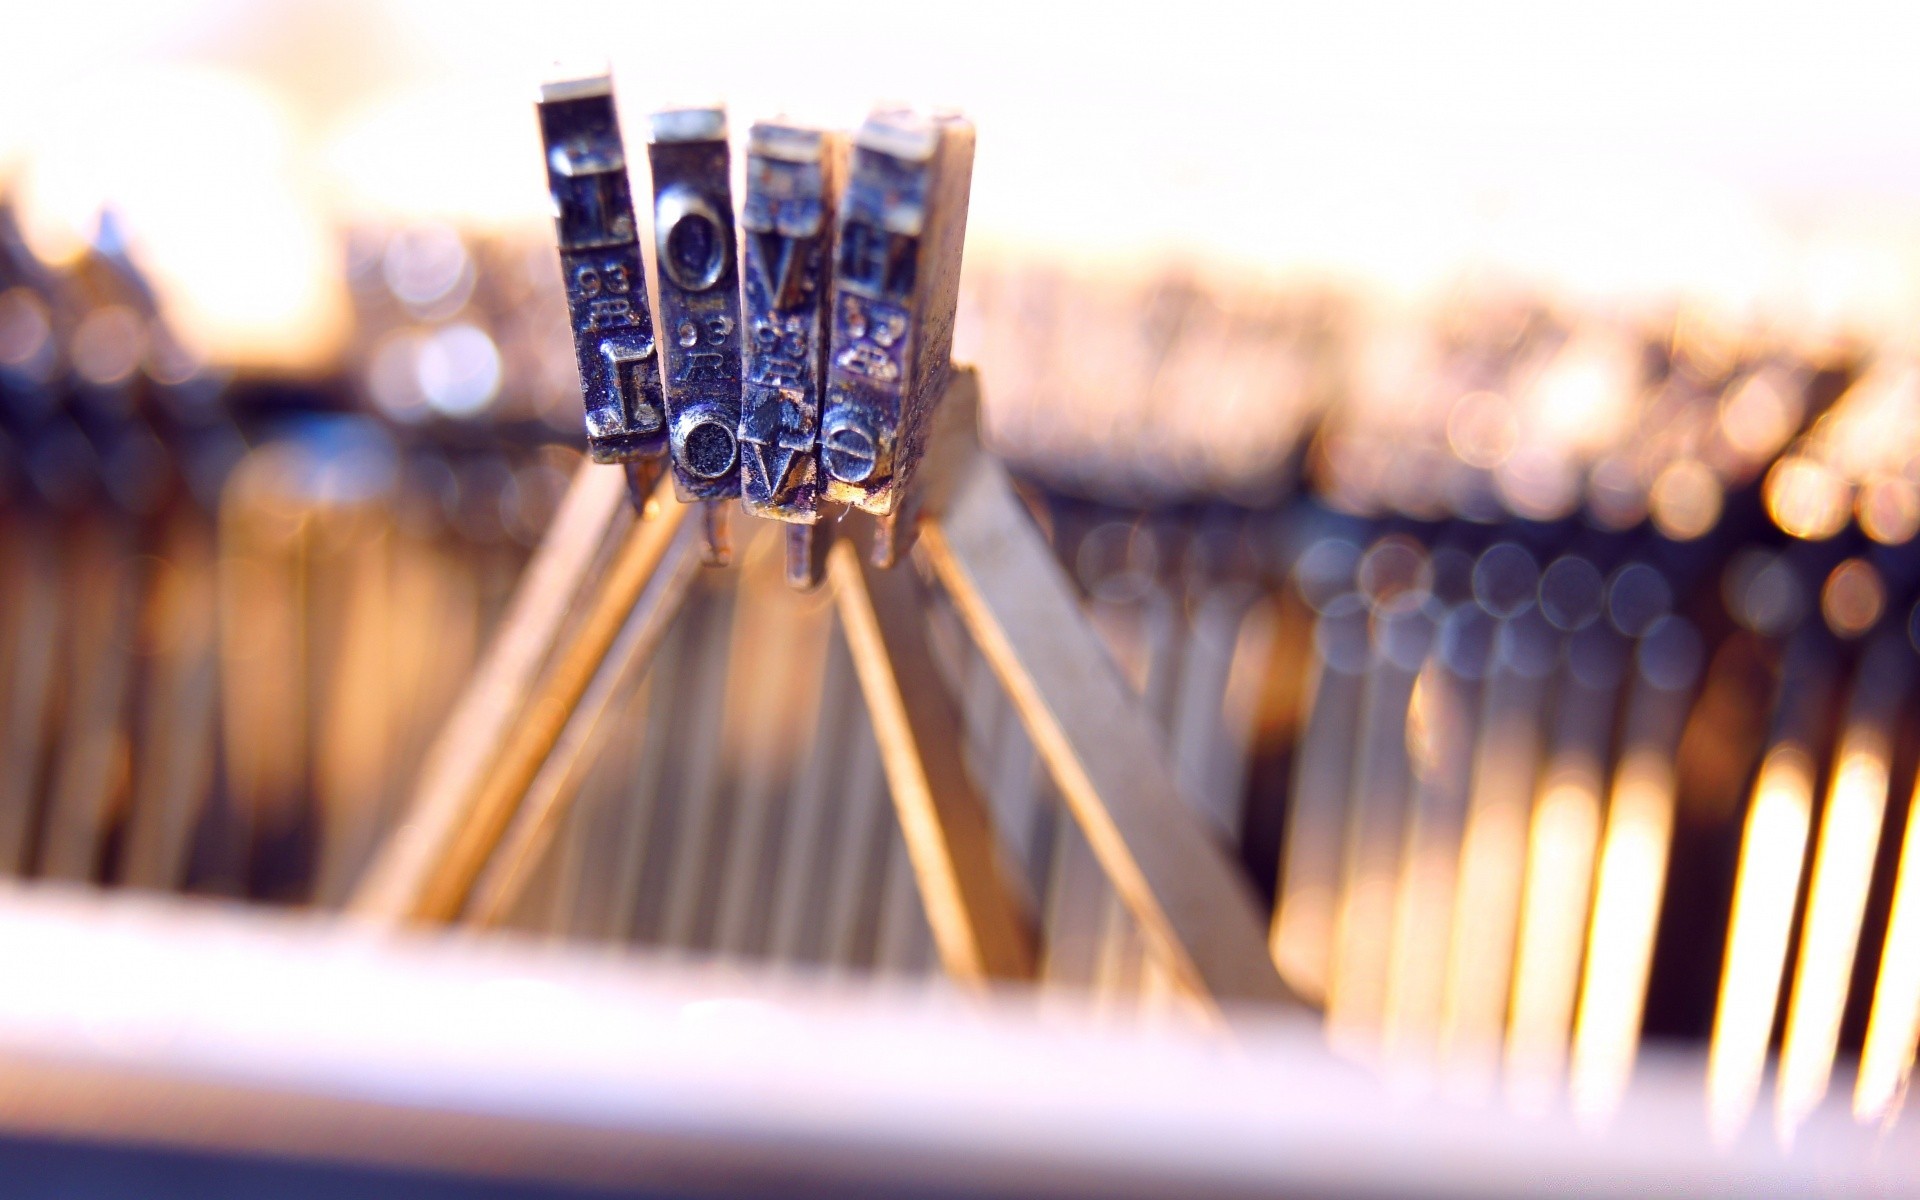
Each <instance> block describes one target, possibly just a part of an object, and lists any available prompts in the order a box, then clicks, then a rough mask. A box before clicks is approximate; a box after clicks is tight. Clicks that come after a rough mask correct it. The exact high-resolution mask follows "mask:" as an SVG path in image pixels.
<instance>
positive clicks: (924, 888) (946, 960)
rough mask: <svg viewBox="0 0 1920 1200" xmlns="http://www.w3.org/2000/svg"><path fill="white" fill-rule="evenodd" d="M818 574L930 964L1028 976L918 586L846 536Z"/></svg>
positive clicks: (983, 974)
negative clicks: (914, 887) (862, 705)
mask: <svg viewBox="0 0 1920 1200" xmlns="http://www.w3.org/2000/svg"><path fill="white" fill-rule="evenodd" d="M827 573H828V577H829V578H830V579H831V580H832V583H833V595H834V600H835V602H836V603H837V605H838V607H839V611H840V621H841V625H842V627H843V628H844V629H845V630H846V636H847V648H848V650H850V651H851V652H852V657H853V666H854V671H855V673H856V674H857V675H858V676H859V678H860V690H861V692H862V693H863V694H864V695H865V697H866V701H867V711H868V712H869V713H870V714H871V716H872V718H873V732H874V736H875V737H876V738H877V739H878V741H879V743H880V761H881V764H882V765H883V767H884V768H885V770H886V774H887V788H888V791H889V792H891V793H892V796H893V806H894V811H895V812H896V813H897V814H898V816H899V819H900V829H901V832H902V834H904V835H905V839H906V843H907V857H908V859H909V860H910V861H911V862H912V864H913V873H914V878H915V879H916V880H917V881H918V883H919V886H920V899H921V904H922V906H923V907H924V908H925V910H926V914H927V923H928V924H929V925H930V926H931V927H932V929H933V939H934V944H935V945H936V946H937V947H938V949H939V951H940V961H941V963H942V964H943V965H944V966H945V967H946V970H947V973H948V974H949V975H951V976H953V977H954V978H956V979H963V980H968V981H971V982H981V981H984V980H986V979H989V978H997V979H1030V978H1032V976H1033V965H1034V954H1033V938H1032V935H1031V933H1030V932H1029V930H1028V927H1027V922H1026V918H1025V915H1024V914H1023V913H1022V911H1021V906H1020V904H1019V901H1018V900H1017V898H1016V896H1015V894H1014V892H1013V891H1012V890H1011V889H1010V888H1009V886H1008V883H1007V880H1006V877H1005V875H1004V874H1003V872H1002V870H1001V865H1000V862H999V860H998V857H997V855H996V839H995V836H994V830H993V818H992V815H991V814H990V813H989V812H988V810H987V806H986V803H985V801H984V800H982V798H981V796H980V794H979V792H978V791H976V790H975V788H974V786H973V781H972V780H971V779H970V778H969V777H968V775H967V770H966V764H965V763H964V762H963V761H962V759H961V753H960V747H961V745H962V744H963V742H964V738H963V735H962V732H961V728H960V715H959V713H958V712H956V711H955V709H954V704H953V700H952V698H951V697H950V696H949V695H948V694H947V692H946V690H945V688H944V687H942V685H941V682H940V677H939V674H938V672H937V670H936V669H935V666H934V661H933V653H932V650H931V648H930V647H929V646H928V645H927V630H926V607H925V604H924V603H923V597H922V595H921V590H920V587H919V581H918V580H917V579H916V578H915V577H914V573H913V571H912V569H911V568H908V567H901V568H899V569H896V570H892V571H877V570H875V569H874V568H873V567H871V566H869V565H867V563H865V562H864V561H862V559H861V556H860V554H859V553H858V551H857V550H856V549H855V548H854V545H853V543H852V542H849V541H845V540H842V541H837V542H836V543H835V544H834V546H833V549H832V550H831V551H830V552H829V554H828V558H827Z"/></svg>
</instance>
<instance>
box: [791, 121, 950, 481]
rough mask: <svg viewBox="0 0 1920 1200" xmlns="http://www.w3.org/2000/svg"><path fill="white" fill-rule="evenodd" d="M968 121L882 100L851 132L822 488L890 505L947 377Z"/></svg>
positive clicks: (839, 243)
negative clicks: (888, 106)
mask: <svg viewBox="0 0 1920 1200" xmlns="http://www.w3.org/2000/svg"><path fill="white" fill-rule="evenodd" d="M972 171H973V127H972V126H971V125H969V124H968V123H967V122H966V121H964V120H961V119H959V118H955V117H931V118H929V117H923V116H920V115H918V114H914V113H909V112H878V113H875V114H874V115H873V116H871V117H869V118H868V119H867V122H866V123H865V124H864V125H863V126H861V128H860V132H859V133H858V134H857V135H856V136H855V138H854V147H853V154H852V164H851V168H850V172H849V177H848V182H847V189H846V195H845V198H844V200H843V201H842V204H841V207H840V213H839V223H838V238H837V242H836V245H835V247H834V255H833V264H834V265H833V285H832V297H831V303H832V314H831V322H832V325H831V338H832V341H831V349H830V354H829V361H828V368H827V389H826V404H825V412H824V414H823V419H822V422H821V428H820V462H821V466H822V468H823V471H824V474H825V480H826V482H825V494H826V496H827V498H829V499H832V500H838V501H843V502H846V503H851V504H855V505H858V506H859V507H861V508H864V509H866V510H868V511H869V512H873V513H876V514H879V515H887V514H890V513H892V512H893V511H894V510H895V508H896V506H897V504H898V503H899V495H900V492H901V490H902V489H903V488H904V486H905V484H906V481H907V479H908V478H909V477H910V476H911V474H912V471H913V467H914V465H915V463H916V461H917V460H918V457H919V455H920V451H921V449H922V447H921V441H922V439H923V438H924V436H925V430H926V428H927V425H928V417H929V416H930V414H931V410H932V407H933V405H934V404H935V403H936V402H937V401H938V399H939V396H940V393H941V391H942V389H943V388H944V386H945V384H946V377H947V368H948V361H947V360H948V354H949V351H950V349H951V345H952V340H953V313H954V303H955V299H956V297H957V295H958V289H959V278H960V254H961V247H962V243H963V241H964V238H965V232H966V219H967V193H968V188H969V186H970V184H971V181H972Z"/></svg>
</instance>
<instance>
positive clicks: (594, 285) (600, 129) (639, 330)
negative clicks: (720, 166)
mask: <svg viewBox="0 0 1920 1200" xmlns="http://www.w3.org/2000/svg"><path fill="white" fill-rule="evenodd" d="M539 111H540V133H541V138H542V140H543V141H544V143H545V146H546V152H547V187H548V190H549V192H550V193H551V194H552V197H553V214H554V228H555V232H556V234H557V235H558V239H559V245H560V269H561V273H562V277H563V279H564V281H565V285H566V292H567V312H568V316H569V318H570V323H571V324H572V327H573V342H574V353H575V358H576V360H577V363H578V366H579V369H580V388H581V395H582V399H583V401H584V403H585V406H586V423H587V443H588V447H589V449H590V450H591V452H592V454H593V457H594V458H595V459H596V460H598V461H600V462H619V461H623V460H630V459H637V458H652V457H657V456H659V455H661V454H664V453H665V451H666V443H667V429H666V408H665V404H664V401H663V397H662V393H661V381H660V367H659V359H658V357H657V355H656V354H655V343H654V332H653V317H652V314H651V313H650V312H649V311H648V305H647V283H646V273H645V269H644V267H643V266H642V265H641V258H640V243H639V240H638V234H637V232H636V231H637V223H636V221H635V219H634V212H633V196H632V189H631V187H630V185H629V184H628V181H627V159H626V149H625V146H624V145H623V143H622V142H621V138H620V120H619V117H618V115H617V113H616V112H615V110H614V103H613V85H612V81H611V80H609V79H607V78H606V77H604V76H599V77H595V78H591V79H579V80H571V81H568V82H564V83H555V84H549V85H548V86H547V87H545V88H544V89H542V91H541V98H540V106H539Z"/></svg>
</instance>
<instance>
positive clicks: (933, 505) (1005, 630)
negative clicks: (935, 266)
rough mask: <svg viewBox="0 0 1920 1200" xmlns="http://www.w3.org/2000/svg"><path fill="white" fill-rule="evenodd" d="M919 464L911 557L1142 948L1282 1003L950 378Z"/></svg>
mask: <svg viewBox="0 0 1920 1200" xmlns="http://www.w3.org/2000/svg"><path fill="white" fill-rule="evenodd" d="M952 391H953V393H954V394H950V395H949V396H948V397H947V399H946V401H945V407H946V408H947V409H948V410H949V411H948V413H946V414H943V416H944V417H945V420H944V421H943V424H944V425H945V426H946V428H945V429H944V430H943V431H941V432H940V433H938V434H936V435H935V437H936V438H937V439H939V440H934V442H933V444H934V445H935V446H936V447H938V448H939V449H938V453H939V454H941V455H942V456H943V457H944V458H945V461H944V462H939V463H935V462H931V461H930V462H929V464H928V466H929V468H931V469H930V470H929V472H928V475H929V478H928V485H929V491H930V495H929V504H928V512H929V515H928V516H927V518H926V519H925V520H924V521H923V522H922V524H921V527H920V545H919V552H920V553H922V554H923V555H924V556H925V557H926V559H927V561H928V562H929V563H930V564H931V565H932V567H933V569H934V572H935V573H936V575H937V576H938V578H939V580H940V583H941V586H942V587H943V588H945V589H946V591H947V593H948V594H949V595H950V596H951V597H952V598H953V601H954V604H955V606H956V607H957V608H958V609H959V611H960V616H961V618H962V620H963V621H965V623H966V625H967V628H968V630H969V632H970V633H971V634H972V636H973V639H974V641H975V642H976V643H977V644H978V645H979V647H980V650H981V652H982V653H983V654H984V655H985V656H986V658H987V661H988V662H989V663H990V664H991V666H992V667H993V670H994V673H995V674H996V675H997V676H998V677H999V679H1000V683H1001V686H1002V687H1004V688H1005V689H1006V691H1007V695H1008V697H1009V698H1010V699H1011V700H1012V702H1013V705H1014V707H1015V709H1016V710H1017V711H1018V712H1019V714H1020V717H1021V721H1022V723H1023V724H1025V726H1026V728H1027V732H1028V733H1029V735H1030V736H1031V737H1032V739H1033V743H1034V746H1035V747H1036V748H1037V749H1038V750H1039V752H1040V755H1041V757H1042V758H1043V759H1044V760H1045V761H1046V764H1047V767H1048V769H1049V771H1050V772H1051V773H1052V775H1053V777H1054V780H1055V782H1056V783H1057V784H1058V785H1059V787H1060V791H1061V793H1062V794H1063V796H1064V797H1065V799H1066V802H1067V806H1068V808H1069V809H1070V810H1071V811H1072V813H1073V816H1074V819H1075V820H1076V821H1078V822H1079V824H1080V827H1081V829H1082V830H1083V831H1084V832H1085V833H1086V836H1087V841H1088V842H1089V843H1090V844H1091V845H1092V847H1093V851H1094V854H1095V855H1096V856H1097V857H1098V859H1099V861H1100V865H1101V867H1102V869H1103V870H1104V871H1105V872H1106V875H1107V877H1108V879H1109V880H1111V881H1112V883H1113V886H1114V888H1115V890H1116V891H1117V892H1118V893H1119V894H1120V898H1121V900H1122V901H1123V902H1124V903H1125V904H1126V906H1127V908H1128V910H1129V911H1130V912H1131V913H1132V914H1133V917H1134V919H1135V921H1137V922H1138V923H1139V926H1140V929H1141V931H1142V932H1143V933H1144V934H1145V935H1146V938H1147V941H1148V944H1149V945H1150V946H1151V947H1152V948H1153V950H1154V952H1155V954H1156V955H1157V956H1158V957H1159V959H1160V960H1161V962H1162V963H1164V964H1165V966H1166V967H1167V968H1168V969H1169V970H1170V972H1171V973H1172V975H1173V976H1174V978H1175V979H1177V980H1178V981H1180V983H1181V984H1182V985H1183V986H1184V987H1185V988H1186V990H1187V991H1189V992H1190V993H1192V994H1193V995H1195V996H1197V997H1202V998H1205V999H1208V1000H1210V1001H1212V1002H1214V1003H1220V1002H1225V1001H1260V1002H1277V1001H1278V1002H1284V1001H1290V1000H1292V999H1293V997H1292V995H1291V993H1290V992H1289V991H1288V989H1287V987H1286V985H1285V984H1284V983H1282V982H1281V980H1280V976H1279V974H1278V972H1276V971H1275V969H1274V966H1273V960H1272V959H1271V958H1270V957H1269V955H1268V952H1267V939H1266V933H1265V928H1264V922H1263V921H1262V919H1261V916H1260V913H1259V909H1258V906H1257V905H1256V904H1255V902H1254V898H1253V894H1252V892H1251V890H1250V889H1249V888H1248V887H1247V886H1246V884H1245V883H1244V881H1243V880H1242V879H1241V877H1240V874H1239V869H1238V867H1236V866H1235V865H1234V863H1233V862H1232V861H1231V860H1230V859H1229V858H1228V857H1227V854H1226V853H1225V851H1223V850H1222V849H1221V847H1220V846H1219V845H1218V844H1217V843H1215V842H1214V841H1213V839H1212V838H1211V837H1209V836H1208V834H1207V832H1206V829H1205V827H1204V826H1203V824H1202V822H1201V819H1200V817H1199V815H1198V814H1197V813H1195V812H1194V811H1193V810H1192V809H1191V808H1189V807H1188V806H1187V805H1186V804H1185V803H1184V802H1183V801H1182V800H1181V798H1180V795H1179V789H1178V785H1177V784H1176V783H1175V781H1174V777H1173V772H1172V769H1171V768H1170V766H1169V765H1168V763H1167V760H1166V756H1165V753H1164V750H1163V749H1162V747H1161V743H1160V735H1159V733H1158V731H1157V730H1156V729H1155V728H1154V725H1153V723H1152V722H1151V721H1150V720H1149V718H1148V717H1147V714H1146V712H1145V710H1144V709H1142V707H1141V706H1140V704H1139V702H1138V700H1137V699H1136V698H1135V697H1134V694H1133V692H1132V691H1131V689H1129V688H1128V687H1127V685H1126V683H1125V682H1124V681H1123V680H1122V679H1121V677H1120V675H1119V672H1118V669H1117V668H1116V667H1115V666H1114V664H1113V661H1112V659H1111V658H1110V657H1109V655H1108V654H1107V651H1106V649H1105V647H1104V646H1102V644H1101V643H1100V641H1099V638H1098V636H1097V635H1096V634H1095V632H1094V630H1093V628H1092V626H1091V625H1089V624H1088V622H1087V620H1086V617H1085V614H1084V613H1083V612H1082V611H1081V608H1080V603H1079V599H1078V597H1077V596H1076V595H1075V593H1074V590H1073V586H1072V584H1071V582H1070V581H1069V580H1068V579H1067V577H1066V574H1065V572H1064V571H1062V570H1061V568H1060V565H1059V564H1058V563H1057V562H1056V561H1055V560H1054V557H1053V554H1052V552H1051V551H1050V550H1049V549H1048V547H1047V545H1046V542H1045V541H1044V540H1043V539H1042V537H1041V535H1040V531H1039V529H1038V528H1037V527H1036V526H1035V525H1034V522H1033V519H1032V517H1031V516H1030V515H1029V514H1028V512H1027V511H1026V508H1025V506H1024V505H1023V504H1022V503H1021V501H1020V498H1019V496H1018V495H1017V494H1016V493H1015V492H1014V490H1013V483H1012V480H1011V479H1009V478H1008V476H1007V473H1006V470H1005V468H1003V467H1002V466H1001V465H1000V463H999V462H998V461H997V460H995V459H994V458H993V457H992V456H991V455H990V454H986V453H983V452H980V451H979V450H978V448H977V443H976V442H975V441H974V437H973V433H972V431H973V429H974V428H975V423H976V420H977V418H976V417H975V415H974V411H973V410H974V409H975V408H976V407H977V384H976V383H975V382H974V379H973V376H972V373H971V372H964V373H961V372H957V373H956V375H955V380H954V387H953V389H952Z"/></svg>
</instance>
